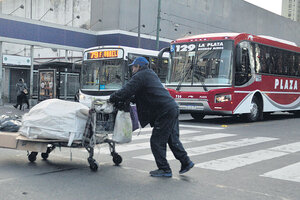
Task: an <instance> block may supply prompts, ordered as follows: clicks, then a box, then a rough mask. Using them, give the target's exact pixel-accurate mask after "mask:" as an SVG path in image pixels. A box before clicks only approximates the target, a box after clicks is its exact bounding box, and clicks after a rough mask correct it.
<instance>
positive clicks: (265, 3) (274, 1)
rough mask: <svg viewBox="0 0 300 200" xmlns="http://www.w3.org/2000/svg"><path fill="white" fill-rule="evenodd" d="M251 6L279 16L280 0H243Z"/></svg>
mask: <svg viewBox="0 0 300 200" xmlns="http://www.w3.org/2000/svg"><path fill="white" fill-rule="evenodd" d="M245 1H247V2H249V3H251V4H254V5H256V6H258V7H261V8H263V9H266V10H268V11H271V12H273V13H276V14H278V15H281V5H282V0H245Z"/></svg>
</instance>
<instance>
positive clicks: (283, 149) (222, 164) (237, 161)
mask: <svg viewBox="0 0 300 200" xmlns="http://www.w3.org/2000/svg"><path fill="white" fill-rule="evenodd" d="M298 151H300V142H295V143H290V144H285V145H281V146H277V147H273V148H269V149H265V150H259V151H254V152H250V153H244V154H240V155H236V156H230V157H226V158H221V159H217V160H212V161H208V162H203V163H199V164H196V165H195V166H196V167H200V168H205V169H212V170H218V171H227V170H232V169H235V168H238V167H243V166H246V165H250V164H254V163H257V162H261V161H265V160H269V159H272V158H276V157H281V156H285V155H288V154H290V153H295V152H298Z"/></svg>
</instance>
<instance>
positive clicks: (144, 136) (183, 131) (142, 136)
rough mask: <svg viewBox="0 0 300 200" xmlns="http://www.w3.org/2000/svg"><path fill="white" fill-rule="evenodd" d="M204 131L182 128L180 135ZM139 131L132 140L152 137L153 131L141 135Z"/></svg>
mask: <svg viewBox="0 0 300 200" xmlns="http://www.w3.org/2000/svg"><path fill="white" fill-rule="evenodd" d="M201 132H202V131H198V130H181V131H180V136H182V135H186V134H192V133H201ZM136 134H137V133H134V135H132V141H136V140H143V139H150V137H151V133H150V134H149V133H147V134H145V133H142V132H141V133H140V134H139V135H136Z"/></svg>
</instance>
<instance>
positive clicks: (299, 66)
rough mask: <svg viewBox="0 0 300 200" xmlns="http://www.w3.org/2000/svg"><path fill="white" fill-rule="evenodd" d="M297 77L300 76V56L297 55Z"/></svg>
mask: <svg viewBox="0 0 300 200" xmlns="http://www.w3.org/2000/svg"><path fill="white" fill-rule="evenodd" d="M295 70H296V72H295V75H296V76H300V54H298V55H296V59H295Z"/></svg>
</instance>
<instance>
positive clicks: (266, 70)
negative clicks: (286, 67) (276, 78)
mask: <svg viewBox="0 0 300 200" xmlns="http://www.w3.org/2000/svg"><path fill="white" fill-rule="evenodd" d="M259 48H260V55H259V62H260V66H261V69H260V70H261V71H260V72H261V73H269V66H268V64H267V58H269V54H268V53H267V52H266V47H264V46H262V45H259Z"/></svg>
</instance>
